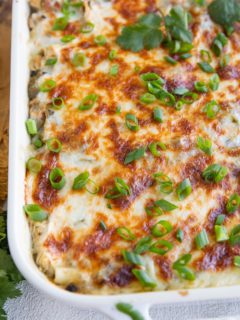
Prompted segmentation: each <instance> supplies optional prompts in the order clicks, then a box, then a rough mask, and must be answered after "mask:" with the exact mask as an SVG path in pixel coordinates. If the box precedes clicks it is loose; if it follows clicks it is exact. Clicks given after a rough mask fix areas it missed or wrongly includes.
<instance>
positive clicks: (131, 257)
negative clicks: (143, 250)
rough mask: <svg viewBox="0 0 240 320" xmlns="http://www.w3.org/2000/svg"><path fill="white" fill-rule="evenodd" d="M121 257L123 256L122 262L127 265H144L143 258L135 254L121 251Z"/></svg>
mask: <svg viewBox="0 0 240 320" xmlns="http://www.w3.org/2000/svg"><path fill="white" fill-rule="evenodd" d="M122 255H123V258H124V260H125V261H126V262H128V263H132V264H136V265H140V266H143V265H144V260H143V258H142V257H141V256H140V255H139V254H137V253H134V252H130V251H127V250H123V251H122Z"/></svg>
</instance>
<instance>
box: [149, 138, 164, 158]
mask: <svg viewBox="0 0 240 320" xmlns="http://www.w3.org/2000/svg"><path fill="white" fill-rule="evenodd" d="M148 148H149V150H150V151H151V153H152V155H153V156H154V157H161V152H160V151H159V149H160V150H166V145H165V144H164V143H163V142H160V141H158V142H152V143H150V144H149V146H148ZM158 148H159V149H158Z"/></svg>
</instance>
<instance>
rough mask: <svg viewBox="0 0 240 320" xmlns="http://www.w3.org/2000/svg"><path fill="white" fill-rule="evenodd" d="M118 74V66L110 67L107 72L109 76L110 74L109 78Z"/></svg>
mask: <svg viewBox="0 0 240 320" xmlns="http://www.w3.org/2000/svg"><path fill="white" fill-rule="evenodd" d="M118 72H119V65H118V64H114V65H113V66H112V67H111V69H110V71H109V74H110V76H116V75H117V74H118Z"/></svg>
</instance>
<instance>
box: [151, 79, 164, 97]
mask: <svg viewBox="0 0 240 320" xmlns="http://www.w3.org/2000/svg"><path fill="white" fill-rule="evenodd" d="M163 83H164V80H163V79H162V78H159V79H158V80H154V81H148V83H147V88H148V91H149V92H150V93H152V94H153V95H157V94H160V92H162V91H163V88H162V86H163Z"/></svg>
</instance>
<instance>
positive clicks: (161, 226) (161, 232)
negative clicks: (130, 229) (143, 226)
mask: <svg viewBox="0 0 240 320" xmlns="http://www.w3.org/2000/svg"><path fill="white" fill-rule="evenodd" d="M172 229H173V226H172V224H171V223H170V222H168V221H167V220H160V221H158V222H157V223H156V224H155V225H154V226H153V227H152V229H151V232H152V235H154V236H155V237H163V236H165V235H166V234H168V233H169V232H171V231H172Z"/></svg>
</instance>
